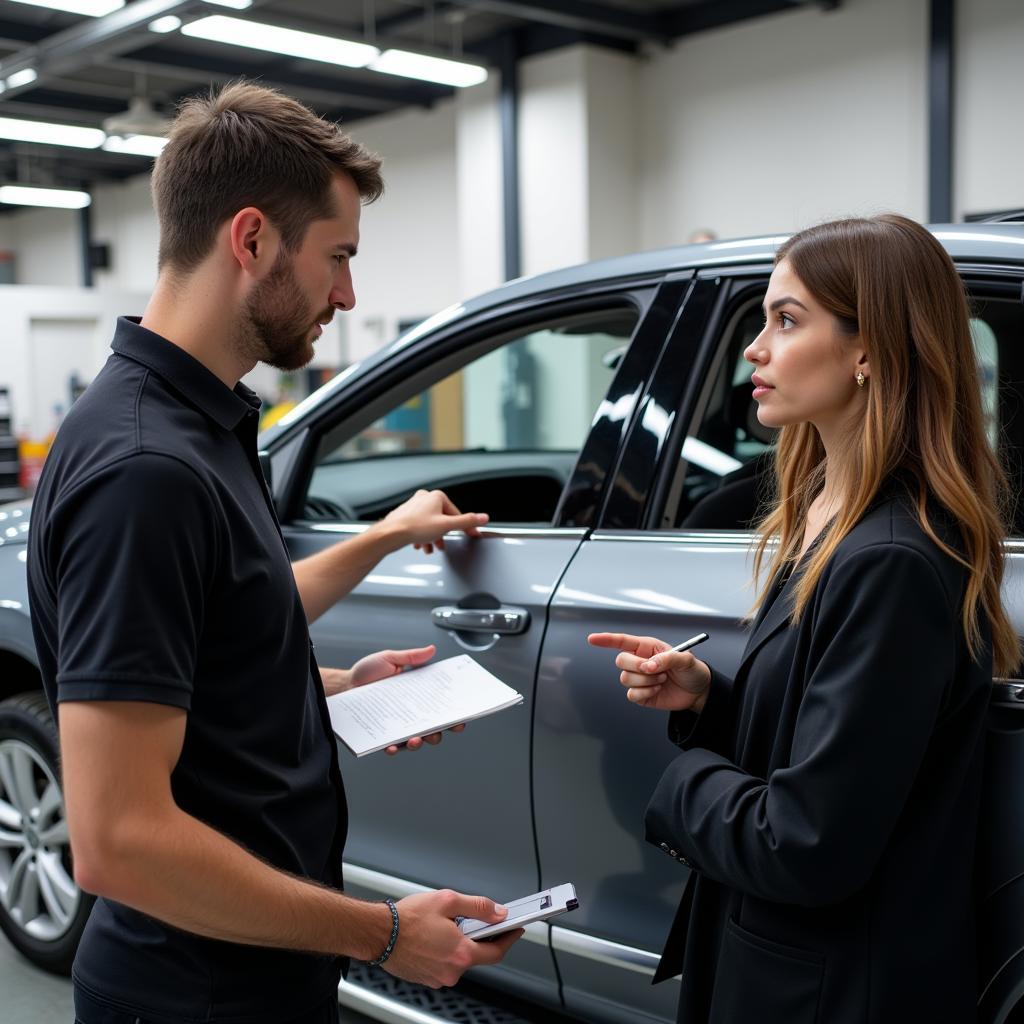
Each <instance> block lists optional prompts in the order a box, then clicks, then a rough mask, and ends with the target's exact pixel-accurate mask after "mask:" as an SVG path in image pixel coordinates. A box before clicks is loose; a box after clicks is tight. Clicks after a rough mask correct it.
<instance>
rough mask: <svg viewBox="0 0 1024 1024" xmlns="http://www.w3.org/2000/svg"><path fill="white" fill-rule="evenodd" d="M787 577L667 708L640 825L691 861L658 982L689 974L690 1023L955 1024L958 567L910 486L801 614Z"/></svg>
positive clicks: (976, 779) (961, 982)
mask: <svg viewBox="0 0 1024 1024" xmlns="http://www.w3.org/2000/svg"><path fill="white" fill-rule="evenodd" d="M932 521H933V524H934V525H936V527H937V528H938V530H939V533H940V536H943V539H944V540H948V541H949V542H950V543H952V545H953V546H954V547H956V546H957V545H958V544H959V541H958V534H957V532H956V531H955V530H953V529H951V528H950V527H949V526H948V524H947V525H942V520H941V519H940V518H938V517H936V518H934V519H933V520H932ZM797 572H799V567H798V569H797ZM795 579H796V575H795V574H794V576H793V577H791V578H790V579H789V580H788V581H782V582H780V583H779V584H777V585H776V587H775V589H774V591H773V598H774V599H773V600H770V602H769V603H766V606H765V607H762V609H761V611H760V614H759V616H758V618H757V620H756V621H755V623H754V627H753V630H752V633H751V636H750V639H749V642H748V643H747V647H746V650H745V652H744V654H743V659H742V661H741V663H740V667H739V670H738V672H737V674H736V677H735V679H728V678H726V677H725V676H723V675H721V674H719V673H717V672H715V673H713V680H712V684H711V689H710V691H709V695H708V700H707V703H706V704H705V707H704V710H703V711H702V712H701V714H700V715H699V716H697V715H693V714H690V713H683V714H675V715H672V716H671V718H670V724H669V735H670V738H671V739H672V740H673V742H675V743H676V744H677V745H678V746H679V747H680V748H681V750H682V753H681V754H679V755H678V756H677V757H676V758H675V760H674V761H673V762H672V763H671V764H670V766H669V767H668V769H667V770H666V771H665V773H664V775H663V776H662V778H661V781H660V782H659V784H658V787H657V789H656V790H655V792H654V795H653V796H652V798H651V802H650V805H649V806H648V808H647V816H646V825H647V839H648V841H650V842H652V843H654V844H655V845H657V846H659V847H661V848H662V849H663V850H665V851H666V853H668V854H669V855H671V856H673V857H674V858H675V859H676V860H678V861H679V862H680V863H681V864H683V865H686V866H689V867H690V868H691V869H692V874H691V876H690V880H689V882H688V884H687V887H686V890H685V893H684V898H683V901H682V903H681V905H680V909H679V913H678V914H677V916H676V920H675V923H674V924H673V927H672V930H671V932H670V934H669V937H668V941H667V944H666V946H665V949H664V952H663V954H662V960H661V964H660V967H659V969H658V973H657V975H656V976H655V981H660V980H663V979H664V978H666V977H672V976H674V975H676V974H678V973H680V971H681V972H682V975H683V977H682V996H681V1002H680V1011H679V1020H680V1021H685V1022H687V1024H698V1022H705V1021H711V1022H712V1024H812V1022H819V1024H854V1022H856V1024H868V1022H870V1024H889V1022H892V1024H911V1022H917V1021H927V1022H928V1024H947V1022H948V1024H965V1022H968V1021H971V1020H973V1019H974V1006H975V999H976V982H975V976H976V975H975V935H974V911H973V900H972V865H973V855H974V838H975V830H976V822H977V812H978V804H979V797H980V790H981V771H982V753H983V725H984V718H985V712H986V707H987V704H988V698H989V690H990V687H991V681H992V663H991V651H990V642H989V634H988V631H987V624H985V625H984V631H983V635H984V637H985V643H986V648H985V654H984V656H983V657H982V658H981V659H980V662H975V661H972V659H971V657H970V655H969V653H968V651H967V647H966V641H965V637H964V631H963V627H962V625H961V607H962V600H963V593H964V585H965V581H966V573H965V571H964V570H963V568H962V567H961V566H960V565H959V564H958V563H957V562H956V561H955V560H954V559H953V558H951V557H950V556H948V555H946V554H945V553H943V552H942V551H941V549H939V548H938V546H937V545H935V544H934V543H933V542H932V541H931V540H930V539H929V538H928V537H927V535H926V534H925V533H924V531H923V529H922V528H921V526H920V525H919V523H918V521H917V519H916V516H915V515H914V513H913V511H912V508H911V505H910V503H909V500H908V499H907V498H906V497H905V495H903V494H902V492H894V491H893V490H890V491H888V492H887V493H886V494H884V495H883V496H882V497H881V498H879V499H878V500H877V501H876V502H875V503H874V504H873V505H872V506H871V508H870V509H869V510H868V512H867V513H866V514H865V516H864V518H863V519H862V520H861V521H860V522H859V523H858V524H857V526H856V527H855V528H854V529H853V530H852V531H851V532H850V534H849V535H848V536H847V537H845V538H844V539H843V541H842V542H841V544H840V545H839V547H838V549H837V550H836V553H835V555H834V557H833V558H832V559H831V561H830V562H829V564H828V566H827V567H826V569H825V572H824V573H823V574H822V577H821V579H820V580H819V582H818V584H817V586H816V588H815V591H814V594H813V596H812V599H811V601H810V603H809V604H808V606H807V608H806V611H805V613H804V615H803V616H802V618H801V620H800V623H799V624H798V625H796V626H793V625H792V624H791V623H790V622H789V610H790V598H791V591H792V588H793V585H794V581H795Z"/></svg>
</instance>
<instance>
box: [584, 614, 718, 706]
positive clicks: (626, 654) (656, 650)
mask: <svg viewBox="0 0 1024 1024" xmlns="http://www.w3.org/2000/svg"><path fill="white" fill-rule="evenodd" d="M587 643H588V644H590V645H591V646H592V647H607V648H610V649H611V650H615V651H619V652H620V653H619V655H618V656H617V657H616V659H615V664H616V666H617V667H618V668H620V669H622V672H621V673H620V674H619V682H620V683H622V685H623V686H625V687H626V697H627V698H628V699H629V700H631V701H633V703H634V704H640V705H642V706H643V707H645V708H656V709H657V710H659V711H700V710H702V709H703V707H704V702H705V701H706V700H707V691H708V687H709V686H710V685H711V669H709V668H708V666H707V665H705V664H704V662H703V661H698V660H697V659H696V658H695V657H694V656H693V655H692V654H690V652H689V651H672V646H671V644H667V643H665V641H664V640H656V639H655V638H654V637H652V636H632V635H630V634H629V633H591V634H590V636H588V637H587ZM666 651H668V652H670V653H667V654H666V653H664V652H666Z"/></svg>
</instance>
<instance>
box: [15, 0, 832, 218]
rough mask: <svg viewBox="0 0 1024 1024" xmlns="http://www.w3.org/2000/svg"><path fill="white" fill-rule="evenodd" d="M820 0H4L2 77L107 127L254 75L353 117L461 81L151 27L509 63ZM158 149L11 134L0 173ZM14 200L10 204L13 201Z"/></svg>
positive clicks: (110, 170) (50, 112)
mask: <svg viewBox="0 0 1024 1024" xmlns="http://www.w3.org/2000/svg"><path fill="white" fill-rule="evenodd" d="M808 3H812V5H815V6H819V7H824V8H829V7H834V6H837V4H838V0H599V2H598V0H593V2H591V0H253V3H252V5H251V6H250V7H249V8H248V10H246V11H241V12H238V11H232V10H229V9H226V8H225V7H221V6H214V5H213V4H212V3H207V2H203V0H178V2H175V0H135V2H134V3H132V2H129V4H128V5H127V6H126V7H124V8H122V9H121V10H120V11H116V12H114V13H113V14H110V15H107V16H106V17H103V18H90V17H82V16H78V15H73V14H66V13H61V12H57V11H51V10H47V9H45V8H42V7H36V6H31V5H30V4H28V3H19V2H15V0H0V79H2V78H4V77H6V76H7V75H8V74H10V72H11V71H14V70H17V68H18V67H19V65H21V64H22V63H23V62H24V61H26V60H31V62H32V65H33V67H34V68H36V69H37V73H38V78H37V79H36V80H35V81H34V82H32V83H31V84H27V85H24V86H21V87H16V88H8V89H7V90H6V91H5V92H3V93H0V117H10V118H21V119H28V120H40V121H51V122H53V121H56V122H60V123H63V124H73V125H81V126H88V127H94V128H95V127H100V126H101V124H102V122H103V120H104V118H106V117H109V116H110V115H112V114H118V113H121V112H123V111H125V110H126V109H127V107H128V104H129V102H130V101H131V99H132V98H133V97H137V96H145V97H147V98H149V99H150V100H151V101H152V103H153V105H154V106H155V107H156V108H157V110H158V111H162V112H164V113H167V114H169V113H171V112H172V111H173V109H174V107H175V105H176V103H177V102H178V101H179V100H180V99H181V98H183V97H185V96H188V95H191V94H194V93H196V92H200V91H202V90H205V89H206V88H208V87H209V86H210V84H211V83H212V84H216V83H221V82H226V81H229V80H230V79H233V78H237V77H240V76H245V77H248V78H254V79H259V80H261V81H263V82H265V83H266V84H268V85H273V86H277V87H279V88H281V89H282V90H284V91H286V92H288V93H289V94H290V95H293V96H295V97H296V98H298V99H300V100H302V101H304V102H306V103H307V104H308V105H309V106H311V107H312V108H313V109H314V110H316V111H317V112H318V113H319V114H322V115H324V116H327V117H330V118H331V119H337V120H341V121H342V122H344V123H346V124H351V123H352V122H354V121H358V120H359V119H360V118H365V117H373V116H376V115H379V114H383V113H387V112H389V111H393V110H398V109H400V108H403V107H409V106H419V107H429V106H430V105H431V104H433V103H435V102H436V101H438V100H439V99H442V98H444V97H447V96H450V95H452V93H453V92H454V89H452V88H451V87H448V86H440V85H433V84H430V83H427V82H420V81H415V80H412V79H405V78H398V77H395V76H392V75H384V74H380V73H378V72H374V71H369V70H364V69H349V68H343V67H338V66H335V65H332V64H325V63H322V62H318V61H311V60H304V59H299V58H293V57H285V56H279V55H276V54H271V53H265V52H262V51H259V50H252V49H246V48H243V47H239V46H232V45H227V44H223V43H214V42H209V41H206V40H201V39H196V38H190V37H187V36H184V35H182V34H181V33H180V32H177V31H175V32H170V33H167V34H157V33H155V32H152V31H150V30H149V28H148V25H149V23H150V22H151V21H152V20H153V19H154V18H156V17H159V16H161V15H167V14H174V15H176V16H177V17H179V18H181V20H182V21H183V22H188V21H191V20H195V19H196V18H199V17H205V16H208V15H210V14H224V15H229V16H240V17H243V18H247V19H249V20H253V21H261V22H266V23H271V24H274V25H278V26H281V27H284V28H296V29H302V30H305V31H310V32H316V33H320V34H324V35H330V36H339V37H342V38H345V39H351V40H368V41H372V42H374V43H375V44H376V45H377V46H381V47H382V48H383V46H384V45H392V44H397V45H398V46H400V47H404V48H406V49H415V50H422V51H424V52H427V53H435V54H439V55H447V56H457V55H459V54H460V53H461V54H462V55H463V56H464V57H465V58H466V59H467V60H473V61H476V62H480V63H484V64H487V65H489V66H491V67H492V68H493V67H496V66H498V65H499V64H500V62H501V61H502V60H503V59H504V60H507V59H508V58H509V55H510V54H511V55H514V56H516V57H523V56H530V55H533V54H537V53H542V52H544V51H547V50H552V49H556V48H558V47H561V46H567V45H570V44H573V43H579V42H589V43H592V44H595V45H599V46H607V47H613V48H616V49H620V50H624V51H627V52H640V51H641V50H644V51H649V50H650V48H652V47H653V48H657V47H659V46H667V45H669V44H671V43H672V42H673V41H674V40H675V39H678V38H679V37H681V36H685V35H689V34H692V33H694V32H700V31H704V30H706V29H709V28H715V27H719V26H722V25H727V24H730V23H733V22H736V21H741V20H744V19H747V18H753V17H759V16H762V15H766V14H771V13H775V12H779V11H784V10H792V9H793V8H794V7H799V6H803V5H806V4H808ZM149 164H150V159H149V158H146V157H137V156H129V155H125V154H116V153H109V152H105V151H103V150H87V149H73V148H69V147H63V146H44V145H39V144H35V143H26V142H9V141H5V140H0V183H2V182H3V181H14V180H19V181H22V182H25V181H32V182H33V183H36V184H50V185H60V186H67V187H75V188H78V187H83V186H87V185H89V184H92V183H97V182H102V181H109V180H117V179H122V178H125V177H130V176H132V175H135V174H139V173H142V172H144V171H146V170H147V169H148V167H149ZM2 209H3V207H2V205H0V210H2Z"/></svg>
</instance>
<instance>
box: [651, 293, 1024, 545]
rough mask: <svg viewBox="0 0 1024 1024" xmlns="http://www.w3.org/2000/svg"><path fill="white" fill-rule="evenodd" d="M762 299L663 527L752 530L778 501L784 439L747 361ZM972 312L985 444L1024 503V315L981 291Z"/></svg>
mask: <svg viewBox="0 0 1024 1024" xmlns="http://www.w3.org/2000/svg"><path fill="white" fill-rule="evenodd" d="M762 297H763V296H762V295H758V296H756V297H751V296H749V295H748V296H747V297H746V298H745V299H744V300H743V301H742V302H741V304H740V305H739V307H738V308H737V309H736V310H735V311H734V313H733V316H732V318H731V319H730V320H728V321H727V326H726V328H725V331H724V333H723V336H722V340H721V342H720V345H719V348H718V351H717V353H716V356H715V360H714V361H713V363H712V366H711V372H710V375H709V377H708V381H707V382H706V384H705V389H704V392H703V395H702V406H701V412H700V413H699V415H698V417H697V419H696V427H695V429H692V430H691V431H690V432H689V433H688V435H687V437H686V438H685V440H684V441H683V444H682V447H681V450H680V451H679V453H678V456H677V460H676V465H675V469H674V472H675V479H674V481H673V486H672V487H671V489H670V491H669V495H670V497H669V502H668V505H667V507H666V509H665V510H664V514H663V515H662V519H661V522H662V525H663V527H664V528H668V529H684V530H746V529H750V528H751V527H752V526H753V524H754V523H755V522H756V520H757V519H758V516H759V513H760V512H761V511H762V510H763V509H764V507H765V503H766V502H768V501H770V500H771V491H770V479H771V473H772V459H773V456H774V447H773V446H774V440H775V435H776V433H777V431H775V430H772V429H770V428H767V427H764V426H762V425H761V423H760V422H759V421H758V419H757V405H756V403H755V401H754V400H753V398H752V397H751V384H750V375H751V373H752V372H753V367H752V366H751V364H749V363H747V362H746V360H744V358H743V351H744V349H745V348H746V347H747V345H749V344H750V342H751V341H752V340H753V339H754V338H755V337H756V336H757V333H758V332H759V331H760V330H761V326H762V322H763V318H762V313H761V308H760V304H761V299H762ZM971 311H972V317H971V322H970V326H971V339H972V341H973V343H974V349H975V353H976V355H977V360H978V374H979V378H980V382H981V398H982V410H983V412H984V415H985V430H986V435H987V437H988V439H989V443H990V444H991V445H992V446H993V447H994V448H996V449H997V450H998V452H999V455H1000V458H1001V460H1002V462H1003V464H1004V466H1005V468H1006V470H1007V473H1008V475H1009V477H1010V484H1011V487H1010V491H1011V494H1014V495H1017V494H1020V493H1021V488H1022V487H1024V306H1022V305H1021V303H1020V302H1019V301H1017V300H1010V299H1008V298H1005V297H1002V296H997V297H989V296H987V295H986V294H985V289H984V287H983V286H979V288H978V290H977V292H976V293H975V294H974V295H972V298H971ZM1008 518H1009V520H1010V527H1011V532H1012V533H1014V534H1021V533H1024V508H1011V509H1009V510H1008Z"/></svg>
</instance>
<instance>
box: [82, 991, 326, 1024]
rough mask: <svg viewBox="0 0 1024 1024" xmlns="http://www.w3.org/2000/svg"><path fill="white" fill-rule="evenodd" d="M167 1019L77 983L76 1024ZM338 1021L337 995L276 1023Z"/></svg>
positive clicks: (153, 1023)
mask: <svg viewBox="0 0 1024 1024" xmlns="http://www.w3.org/2000/svg"><path fill="white" fill-rule="evenodd" d="M165 1021H166V1018H160V1019H159V1020H155V1019H151V1018H149V1017H139V1016H137V1015H136V1014H134V1013H131V1012H127V1013H126V1012H125V1011H124V1010H121V1009H119V1008H118V1007H116V1006H111V1005H110V1004H109V1003H107V1002H104V1001H103V1000H102V999H99V998H97V997H96V996H94V995H93V994H92V993H91V992H85V991H83V990H82V988H81V987H80V986H79V985H75V1024H165ZM338 1022H339V1011H338V1000H337V997H334V996H332V997H331V998H330V999H329V1000H328V1001H327V1002H325V1003H324V1004H323V1005H322V1006H320V1007H319V1008H318V1009H316V1010H311V1011H310V1012H309V1013H305V1014H303V1015H302V1016H301V1017H289V1018H288V1019H287V1020H285V1021H280V1022H274V1024H338ZM261 1024H262V1022H261ZM267 1024H270V1022H267Z"/></svg>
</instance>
